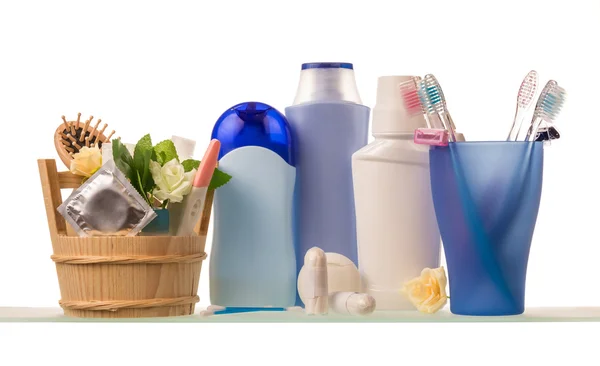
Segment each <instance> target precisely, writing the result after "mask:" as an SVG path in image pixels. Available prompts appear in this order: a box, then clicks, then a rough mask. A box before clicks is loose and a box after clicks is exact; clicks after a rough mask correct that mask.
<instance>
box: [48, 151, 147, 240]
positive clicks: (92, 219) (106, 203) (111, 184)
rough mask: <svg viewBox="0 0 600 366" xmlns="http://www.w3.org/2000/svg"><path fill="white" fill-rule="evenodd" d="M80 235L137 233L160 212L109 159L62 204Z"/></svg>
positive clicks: (67, 216) (60, 207) (63, 211)
mask: <svg viewBox="0 0 600 366" xmlns="http://www.w3.org/2000/svg"><path fill="white" fill-rule="evenodd" d="M57 210H58V212H59V213H60V214H61V215H62V216H63V217H64V218H65V220H66V221H67V222H68V223H69V224H70V225H71V226H72V227H73V228H74V229H75V231H76V232H77V234H78V235H79V236H84V237H87V236H134V235H137V234H138V233H139V232H140V231H141V230H142V229H143V228H144V227H145V226H146V225H148V224H149V223H150V221H152V220H153V219H154V218H155V217H156V216H157V215H156V213H155V212H154V210H153V209H152V207H150V205H148V203H147V202H146V201H145V200H144V198H143V197H142V196H141V195H140V194H139V193H138V191H136V189H135V188H133V186H132V185H131V183H129V181H128V180H127V178H126V177H125V175H124V174H123V173H122V172H121V170H119V168H117V166H116V165H115V163H114V161H112V160H111V161H108V162H106V163H105V164H104V165H102V167H100V169H98V171H97V172H96V173H94V175H92V176H91V177H90V178H89V179H88V180H87V181H86V182H85V183H83V184H82V185H81V187H79V188H77V189H76V190H75V191H73V193H72V194H71V195H70V196H69V198H67V199H66V200H65V201H64V202H63V203H62V204H61V205H60V206H59V207H58V208H57Z"/></svg>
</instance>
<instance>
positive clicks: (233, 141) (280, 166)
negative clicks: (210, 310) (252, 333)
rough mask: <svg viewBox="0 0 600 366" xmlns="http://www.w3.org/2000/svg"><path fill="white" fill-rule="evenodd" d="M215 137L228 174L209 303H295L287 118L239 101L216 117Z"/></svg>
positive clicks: (217, 208)
mask: <svg viewBox="0 0 600 366" xmlns="http://www.w3.org/2000/svg"><path fill="white" fill-rule="evenodd" d="M212 138H214V139H218V140H219V141H220V142H221V151H220V154H219V169H220V170H222V171H224V172H225V173H227V174H229V175H231V177H232V178H231V180H230V181H229V182H228V183H227V184H226V185H224V186H223V187H221V188H219V189H218V190H216V191H215V199H214V235H213V244H212V250H211V256H210V263H209V266H210V268H209V272H210V300H211V303H212V304H215V305H223V306H281V307H286V306H292V305H294V303H295V300H296V258H295V251H294V242H293V231H292V230H293V228H292V208H293V198H294V185H295V179H296V168H295V166H294V165H295V164H294V159H295V157H294V146H293V142H292V136H291V131H290V128H289V125H288V122H287V120H286V118H285V116H284V115H283V114H281V113H280V112H278V111H277V110H276V109H274V108H273V107H271V106H269V105H266V104H262V103H256V102H249V103H242V104H238V105H236V106H234V107H232V108H230V109H229V110H227V111H226V112H225V113H223V115H221V117H220V118H219V120H218V121H217V123H216V124H215V127H214V129H213V133H212Z"/></svg>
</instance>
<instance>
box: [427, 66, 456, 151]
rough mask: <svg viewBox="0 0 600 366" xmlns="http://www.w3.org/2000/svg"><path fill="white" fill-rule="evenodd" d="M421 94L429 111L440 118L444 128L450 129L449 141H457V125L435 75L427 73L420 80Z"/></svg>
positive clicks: (431, 114)
mask: <svg viewBox="0 0 600 366" xmlns="http://www.w3.org/2000/svg"><path fill="white" fill-rule="evenodd" d="M419 95H420V96H421V101H422V103H423V105H424V107H425V110H427V113H428V114H429V115H430V116H436V117H437V118H439V120H440V122H441V124H442V125H443V128H444V129H446V130H448V133H449V136H448V138H449V141H456V134H455V132H456V126H454V122H453V121H452V117H450V113H449V112H448V106H447V105H446V98H445V97H444V93H443V92H442V87H441V86H440V83H439V82H438V81H437V79H436V78H435V76H433V75H432V74H427V75H425V77H423V80H421V81H420V82H419Z"/></svg>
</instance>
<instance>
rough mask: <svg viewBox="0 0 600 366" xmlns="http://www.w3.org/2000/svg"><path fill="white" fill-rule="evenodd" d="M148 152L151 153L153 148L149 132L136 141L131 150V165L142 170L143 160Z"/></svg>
mask: <svg viewBox="0 0 600 366" xmlns="http://www.w3.org/2000/svg"><path fill="white" fill-rule="evenodd" d="M149 152H150V153H152V152H154V150H153V148H152V139H151V138H150V134H147V135H145V136H144V137H142V138H141V139H140V141H138V143H137V144H136V145H135V149H134V150H133V165H134V167H135V169H136V170H137V171H139V172H143V171H144V165H145V164H144V160H145V158H146V156H147V155H148V153H149ZM142 178H143V177H142Z"/></svg>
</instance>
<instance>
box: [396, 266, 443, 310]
mask: <svg viewBox="0 0 600 366" xmlns="http://www.w3.org/2000/svg"><path fill="white" fill-rule="evenodd" d="M447 283H448V280H447V279H446V271H445V270H444V267H440V268H436V269H431V268H425V269H424V270H423V271H422V272H421V276H419V277H417V278H414V279H412V280H410V281H408V282H406V283H405V284H404V288H403V289H402V292H404V293H405V294H406V296H407V297H408V299H409V300H410V302H411V303H412V304H413V305H414V306H415V307H416V308H417V310H419V311H420V312H423V313H427V314H433V313H435V312H436V311H438V310H440V309H441V308H442V307H444V305H446V302H447V301H448V295H446V284H447Z"/></svg>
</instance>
